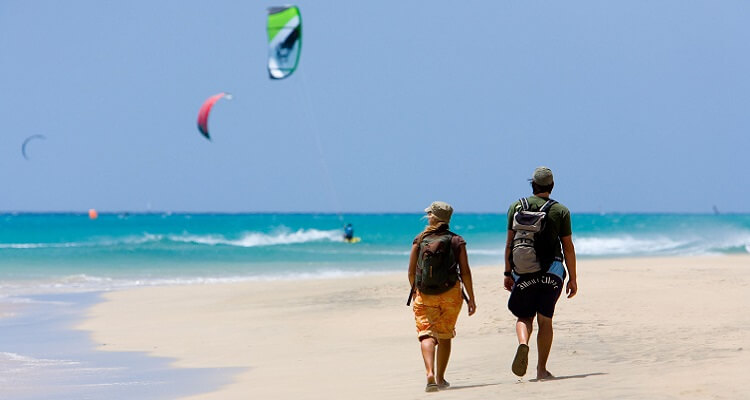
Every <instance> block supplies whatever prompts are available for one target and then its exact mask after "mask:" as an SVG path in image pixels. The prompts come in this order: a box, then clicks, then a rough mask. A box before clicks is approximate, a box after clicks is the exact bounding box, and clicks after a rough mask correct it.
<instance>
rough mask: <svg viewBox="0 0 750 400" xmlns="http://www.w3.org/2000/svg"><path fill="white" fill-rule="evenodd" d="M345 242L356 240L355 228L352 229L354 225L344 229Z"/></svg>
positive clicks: (347, 225) (348, 225)
mask: <svg viewBox="0 0 750 400" xmlns="http://www.w3.org/2000/svg"><path fill="white" fill-rule="evenodd" d="M344 240H346V241H347V242H351V241H352V240H354V227H352V224H346V226H345V227H344Z"/></svg>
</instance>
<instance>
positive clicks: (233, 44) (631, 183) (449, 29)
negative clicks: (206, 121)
mask: <svg viewBox="0 0 750 400" xmlns="http://www.w3.org/2000/svg"><path fill="white" fill-rule="evenodd" d="M279 4H283V3H272V2H267V1H246V0H242V1H210V2H207V1H187V0H173V1H140V0H130V1H103V0H90V1H83V0H68V1H52V0H49V1H43V0H34V1H28V0H3V1H2V2H0V115H1V116H2V127H3V129H2V141H1V142H0V178H1V179H2V182H3V190H2V195H1V196H0V210H1V211H85V210H88V209H89V208H96V209H98V210H100V211H146V210H153V211H219V212H256V211H261V212H264V211H290V212H297V211H299V212H308V211H315V212H318V211H319V212H419V211H421V210H422V209H423V208H424V207H425V206H426V205H427V204H429V202H431V201H432V200H443V201H447V202H450V203H452V204H453V205H454V207H455V209H456V211H457V212H468V211H471V212H504V211H505V209H506V208H507V206H508V204H509V203H510V202H512V201H513V200H514V199H516V198H518V197H519V196H521V195H525V194H528V192H529V190H530V189H529V187H528V183H527V179H528V178H529V177H530V175H531V173H532V171H533V169H534V167H536V166H538V165H547V166H549V167H551V168H552V170H553V171H554V173H555V178H556V185H557V187H556V188H555V190H554V193H553V197H554V198H556V199H558V200H560V201H561V202H563V203H564V204H566V205H567V206H568V207H569V208H570V209H571V210H572V211H574V212H711V211H712V207H714V206H716V207H717V208H718V209H719V210H720V211H722V212H750V201H749V200H748V198H750V179H748V175H747V168H746V166H745V165H746V164H747V163H748V158H750V157H748V151H750V139H748V134H749V133H750V23H748V21H750V2H749V1H746V0H737V1H731V0H721V1H716V0H710V1H709V0H706V1H691V0H672V1H669V0H660V1H653V0H640V1H639V0H628V1H601V0H590V1H564V2H563V1H497V0H493V1H464V2H447V1H446V2H434V1H430V2H428V1H385V0H378V1H324V0H316V1H300V2H298V3H297V5H298V6H299V7H300V10H301V12H302V19H303V48H302V56H301V60H300V65H299V69H298V70H297V72H296V73H295V74H294V75H293V76H291V77H290V78H288V79H286V80H283V81H270V80H269V79H268V74H267V72H266V57H267V38H266V32H265V20H266V7H268V6H272V5H279ZM222 91H227V92H231V93H232V94H233V95H234V99H233V100H232V101H220V102H219V103H217V105H216V106H215V107H214V110H213V113H212V115H211V119H210V128H211V134H212V137H213V142H208V141H207V140H205V139H204V138H203V137H202V136H201V135H200V134H199V132H198V130H197V128H196V117H197V112H198V108H199V107H200V105H201V104H202V102H203V101H204V100H205V99H206V98H207V97H209V96H210V95H212V94H215V93H218V92H222ZM35 134H41V135H44V136H45V137H46V140H36V141H33V142H31V143H30V144H29V146H28V148H27V149H28V155H29V160H25V159H24V158H23V156H22V154H21V144H22V142H23V141H24V139H25V138H26V137H28V136H30V135H35ZM318 143H319V144H320V145H319V146H318Z"/></svg>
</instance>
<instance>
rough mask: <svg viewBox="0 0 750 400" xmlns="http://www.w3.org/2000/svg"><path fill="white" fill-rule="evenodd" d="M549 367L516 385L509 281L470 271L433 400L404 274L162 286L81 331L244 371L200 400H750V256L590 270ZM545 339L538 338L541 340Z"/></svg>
mask: <svg viewBox="0 0 750 400" xmlns="http://www.w3.org/2000/svg"><path fill="white" fill-rule="evenodd" d="M578 271H579V278H578V279H579V280H578V283H579V293H578V295H577V296H576V297H575V298H573V299H566V298H561V299H560V302H559V303H558V307H557V312H556V315H555V327H556V330H555V341H554V344H553V349H552V354H551V357H550V361H549V363H548V367H549V369H550V371H551V372H552V373H553V374H555V375H556V376H557V377H558V379H555V380H550V381H544V382H534V381H533V379H532V378H533V377H534V374H533V371H534V368H533V366H534V365H535V363H536V353H535V352H536V344H535V343H534V342H532V344H531V348H532V351H531V353H530V356H531V357H530V360H529V364H530V368H529V373H528V374H527V376H526V377H525V379H522V380H519V379H518V378H517V377H515V376H514V375H513V374H512V373H511V371H510V364H511V360H512V357H513V354H514V352H515V349H516V344H517V343H516V338H515V333H514V322H515V319H514V317H513V316H512V315H511V314H510V312H509V311H508V310H507V308H506V302H507V299H508V293H507V292H505V291H504V290H503V289H502V287H501V282H502V280H501V273H500V272H501V268H500V267H482V268H476V267H475V268H474V269H473V272H474V282H475V291H476V294H477V305H478V310H477V313H476V314H475V315H474V316H472V317H468V316H467V315H466V310H465V309H464V310H463V311H462V315H461V317H460V318H459V321H458V326H457V332H458V336H457V337H456V339H455V340H454V343H453V355H452V357H451V362H450V365H449V370H448V373H447V375H446V378H447V379H448V380H449V381H450V382H451V384H452V385H453V388H451V389H450V390H446V391H441V392H439V393H424V391H423V390H424V383H425V382H424V367H423V363H422V360H421V355H420V352H419V346H418V342H417V340H416V337H415V329H414V323H413V316H412V312H411V309H410V308H409V307H406V306H405V304H404V303H405V300H406V296H407V294H408V284H407V280H406V273H405V272H404V273H399V274H390V275H379V276H372V277H358V278H346V279H332V280H308V281H299V282H291V281H275V282H248V283H238V284H214V285H203V286H174V287H151V288H139V289H132V290H124V291H115V292H111V293H108V294H106V296H105V298H106V301H105V302H103V303H100V304H97V305H95V306H94V307H93V308H92V309H91V310H90V313H89V314H90V318H89V319H88V320H86V321H84V322H83V323H82V324H81V325H80V326H79V328H80V329H83V330H87V331H90V332H91V334H92V337H93V340H94V341H95V343H97V344H98V345H99V347H100V348H101V349H102V350H103V351H146V352H149V353H151V354H153V355H155V356H163V357H172V358H174V359H175V360H176V361H175V363H174V365H175V366H176V367H181V368H191V367H201V368H206V367H209V368H210V367H239V368H241V369H240V370H239V371H240V372H238V373H237V375H236V376H235V377H234V378H235V380H234V383H232V384H230V385H228V386H225V387H223V388H221V389H220V390H219V391H216V392H212V393H204V394H200V395H196V396H193V397H190V399H222V400H226V399H248V398H255V399H340V398H342V399H343V398H356V399H420V398H442V399H487V398H524V399H535V398H539V399H541V398H555V399H678V398H679V399H741V398H748V396H750V383H748V381H747V378H746V373H745V368H746V366H747V365H750V313H749V312H748V311H747V308H746V307H747V304H750V256H716V257H684V258H640V259H608V260H584V261H579V265H578ZM535 337H536V336H535V335H534V336H533V338H532V340H534V339H535Z"/></svg>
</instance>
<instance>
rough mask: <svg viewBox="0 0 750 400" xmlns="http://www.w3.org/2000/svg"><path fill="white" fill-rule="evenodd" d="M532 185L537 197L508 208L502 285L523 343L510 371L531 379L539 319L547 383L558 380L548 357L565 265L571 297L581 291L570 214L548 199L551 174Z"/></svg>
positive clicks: (540, 373)
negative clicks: (531, 355) (534, 334)
mask: <svg viewBox="0 0 750 400" xmlns="http://www.w3.org/2000/svg"><path fill="white" fill-rule="evenodd" d="M530 181H531V188H532V192H533V196H531V197H528V198H525V199H520V200H518V201H516V202H515V203H513V204H511V206H510V208H509V209H508V237H507V241H506V246H505V278H504V282H503V285H504V286H505V289H506V290H508V291H510V292H511V294H510V299H509V300H508V309H510V311H511V312H512V313H513V315H515V316H516V317H517V318H518V320H517V321H516V335H517V336H518V343H519V344H518V349H517V350H516V355H515V357H514V359H513V364H512V368H511V369H512V371H513V373H514V374H516V375H518V376H523V375H525V374H526V367H527V365H528V353H529V337H530V336H531V332H532V331H533V323H534V318H535V317H536V318H537V324H538V325H539V333H537V347H538V352H539V360H538V364H537V370H536V377H537V379H548V378H552V377H553V376H552V374H551V373H550V372H549V371H547V358H548V357H549V353H550V349H551V348H552V336H553V332H552V316H553V315H554V312H555V304H556V303H557V300H558V298H559V297H560V294H561V293H562V287H563V283H564V282H565V276H566V271H565V267H566V266H567V270H568V271H567V272H568V274H569V279H568V284H567V286H566V289H565V292H566V293H567V295H568V298H571V297H573V296H575V294H576V292H577V291H578V284H577V282H576V254H575V248H574V247H573V241H572V230H571V226H570V211H569V210H568V209H567V207H565V206H563V205H562V204H560V203H558V202H556V201H554V200H551V199H550V198H549V197H550V194H551V193H552V188H553V187H554V185H555V183H554V179H553V175H552V171H551V170H550V169H549V168H547V167H538V168H536V169H535V170H534V174H533V176H532V178H531V180H530ZM563 260H565V266H563Z"/></svg>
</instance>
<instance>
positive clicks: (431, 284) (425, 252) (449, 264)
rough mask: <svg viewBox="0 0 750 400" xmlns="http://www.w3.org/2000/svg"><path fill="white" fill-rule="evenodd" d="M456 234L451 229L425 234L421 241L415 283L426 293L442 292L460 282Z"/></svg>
mask: <svg viewBox="0 0 750 400" xmlns="http://www.w3.org/2000/svg"><path fill="white" fill-rule="evenodd" d="M454 236H455V234H454V233H453V232H450V231H445V232H442V233H436V234H432V235H425V236H423V237H422V240H421V241H420V243H419V258H417V272H416V276H415V285H416V287H417V288H418V289H419V291H420V292H422V293H425V294H440V293H444V292H446V291H448V290H449V289H451V288H452V287H454V286H455V285H456V282H458V262H457V259H456V255H455V254H454V252H453V246H452V241H453V237H454Z"/></svg>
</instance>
